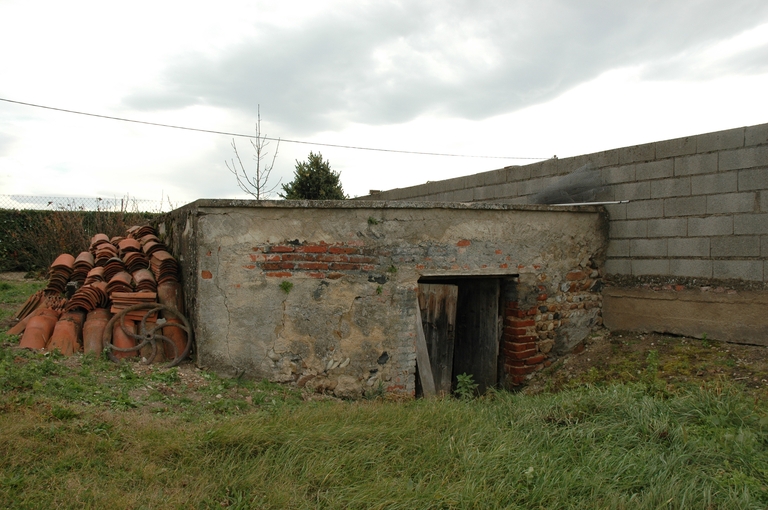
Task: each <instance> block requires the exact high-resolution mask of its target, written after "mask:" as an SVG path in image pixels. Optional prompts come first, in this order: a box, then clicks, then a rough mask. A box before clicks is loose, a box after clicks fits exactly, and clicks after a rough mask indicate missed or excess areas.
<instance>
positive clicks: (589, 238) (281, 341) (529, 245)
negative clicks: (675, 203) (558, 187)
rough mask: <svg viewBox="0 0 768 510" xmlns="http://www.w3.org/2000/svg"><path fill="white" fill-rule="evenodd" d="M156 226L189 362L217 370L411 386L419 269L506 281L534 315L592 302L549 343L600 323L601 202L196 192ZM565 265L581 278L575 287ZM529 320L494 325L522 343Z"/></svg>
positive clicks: (319, 383) (346, 388)
mask: <svg viewBox="0 0 768 510" xmlns="http://www.w3.org/2000/svg"><path fill="white" fill-rule="evenodd" d="M159 231H160V233H161V234H162V235H164V236H165V240H166V242H167V243H168V244H169V245H170V246H171V247H172V249H173V251H174V253H175V254H176V255H177V257H178V259H179V261H180V263H181V265H182V270H183V284H184V288H185V294H186V302H187V307H188V314H189V316H190V319H191V321H192V324H193V327H194V329H195V334H196V342H197V345H196V348H197V352H196V354H197V362H198V364H199V365H201V366H205V367H207V368H211V369H214V370H217V371H219V372H223V373H227V374H230V375H236V374H245V375H246V376H248V377H255V378H266V379H269V380H273V381H280V382H295V383H296V384H298V385H299V386H302V387H309V388H314V389H316V390H318V391H333V392H334V393H335V394H336V395H339V396H342V397H356V396H360V395H361V394H363V393H364V392H368V391H375V390H378V389H379V388H382V389H384V390H386V391H396V392H403V393H408V394H413V392H414V390H415V372H416V347H415V339H416V313H417V304H416V291H417V284H418V281H419V278H421V277H422V276H441V275H445V276H455V275H497V276H499V277H515V278H518V279H519V283H518V285H517V289H518V290H517V292H518V293H519V294H520V295H519V296H516V297H517V300H518V302H519V303H520V304H521V306H522V307H524V306H527V305H526V303H528V302H529V301H530V303H528V304H530V305H531V306H532V307H533V308H534V311H535V313H537V314H538V319H539V322H540V321H541V320H542V315H541V312H539V311H537V310H538V308H541V307H542V306H544V307H546V305H547V304H548V303H547V300H549V301H551V303H552V304H553V306H554V305H555V304H556V303H565V302H566V300H567V299H568V298H567V297H566V295H567V294H569V293H570V294H572V293H573V292H574V290H575V291H576V292H582V291H585V292H587V293H590V292H591V294H592V295H591V296H590V297H588V298H587V299H589V300H595V306H593V307H586V308H585V307H583V305H582V308H581V309H578V306H576V309H575V310H574V311H573V312H569V313H567V314H564V315H572V316H573V317H572V320H568V319H567V318H566V317H563V318H562V320H558V321H556V323H557V326H556V327H555V326H553V327H549V332H550V333H551V334H550V335H549V336H550V337H554V339H560V341H561V342H562V343H563V345H562V346H561V347H562V349H568V348H571V347H572V346H573V344H574V341H576V342H577V341H580V339H583V336H584V335H585V334H586V329H585V327H584V325H585V324H588V323H589V324H591V323H594V322H595V321H599V309H600V307H599V302H597V300H598V299H599V292H596V291H594V292H593V290H594V289H592V287H593V286H594V284H595V282H596V281H598V280H599V277H598V275H597V268H598V267H600V266H601V265H602V258H603V252H604V249H605V246H606V239H607V222H606V218H605V214H604V211H603V210H602V208H597V207H570V208H552V207H548V206H511V205H502V204H434V203H431V204H424V203H407V202H395V203H388V202H366V203H362V202H307V201H297V202H293V201H262V202H255V201H222V200H198V201H197V202H194V203H193V204H190V205H188V206H185V207H183V208H181V209H178V210H176V211H173V212H172V213H170V214H169V215H167V216H166V217H165V218H164V219H163V220H162V221H161V223H160V224H159ZM569 274H570V275H573V274H580V275H582V276H584V279H588V277H587V275H591V276H592V277H594V278H592V279H589V282H590V283H589V287H590V288H587V287H584V288H581V287H578V286H577V287H578V288H574V285H573V282H572V281H571V280H572V278H570V277H569V276H567V275H569ZM597 290H599V288H598V289H597ZM542 296H544V297H543V298H542ZM571 300H572V298H571ZM517 309H519V307H517V306H516V308H515V310H517ZM532 313H533V312H532ZM550 315H551V314H550ZM558 315H560V314H558ZM534 318H535V317H530V321H529V322H530V324H529V323H528V322H525V323H520V324H522V326H520V325H519V324H517V325H516V326H518V327H517V329H515V330H514V331H512V329H510V330H509V332H510V335H507V336H508V337H509V338H510V339H511V340H512V341H514V340H515V335H517V336H519V337H523V336H525V340H524V341H525V342H529V344H526V345H533V344H535V343H536V342H537V341H538V340H539V333H538V332H537V330H536V324H535V321H534ZM547 319H548V315H547V314H546V313H544V314H543V320H544V321H546V320H547ZM518 320H522V319H518ZM526 320H527V319H526ZM553 324H554V323H553ZM544 329H545V330H544V334H543V335H541V337H542V338H541V339H542V340H547V339H548V337H547V333H548V331H547V328H546V327H545V328H544ZM552 330H554V332H553V331H552ZM558 332H559V333H558ZM554 333H558V334H557V335H555V334H554ZM526 335H527V336H526ZM549 340H552V338H549ZM521 345H522V344H521ZM550 349H552V345H549V348H548V351H549V350H550ZM555 350H556V349H555ZM555 350H553V351H552V352H553V353H554V352H555ZM534 351H535V352H533V354H534V355H538V354H539V353H538V351H537V350H536V348H535V347H534ZM546 357H547V356H543V357H542V359H538V358H537V365H536V366H535V367H534V366H533V365H531V367H532V368H536V367H540V366H542V365H541V364H542V362H543V360H544V359H545V358H546ZM514 361H515V362H518V361H519V362H520V363H523V364H524V363H525V361H520V360H514ZM518 372H519V371H518ZM518 372H515V373H518ZM523 372H524V373H528V372H530V369H529V370H526V371H523ZM508 373H512V372H509V371H508Z"/></svg>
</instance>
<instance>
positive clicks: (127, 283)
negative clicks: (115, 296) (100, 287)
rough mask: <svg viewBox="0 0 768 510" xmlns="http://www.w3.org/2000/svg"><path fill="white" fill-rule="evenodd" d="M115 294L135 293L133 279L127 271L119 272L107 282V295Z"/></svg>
mask: <svg viewBox="0 0 768 510" xmlns="http://www.w3.org/2000/svg"><path fill="white" fill-rule="evenodd" d="M113 292H133V277H132V276H131V275H130V273H127V272H125V271H118V272H117V273H115V275H114V276H113V277H112V278H109V279H108V281H107V294H109V295H110V297H111V296H112V293H113Z"/></svg>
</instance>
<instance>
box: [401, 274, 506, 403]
mask: <svg viewBox="0 0 768 510" xmlns="http://www.w3.org/2000/svg"><path fill="white" fill-rule="evenodd" d="M513 288H514V281H513V278H512V277H511V276H510V277H508V276H504V277H499V276H488V277H478V276H466V277H424V278H421V279H420V280H419V291H418V296H419V308H420V311H421V322H422V328H423V331H424V337H425V340H426V347H427V351H428V354H429V362H430V368H431V372H432V377H433V379H434V387H435V392H436V393H437V394H438V395H440V394H443V395H445V394H450V393H452V392H453V391H454V390H455V389H456V383H457V377H456V376H458V375H460V374H470V375H472V378H473V380H474V382H475V383H477V384H478V388H477V390H478V391H479V392H480V393H483V392H485V391H486V390H487V389H488V388H494V387H497V386H499V385H500V384H501V383H502V382H503V368H502V364H501V363H500V357H499V349H500V347H499V346H500V341H501V335H502V332H503V326H504V322H503V311H504V310H505V301H506V300H507V296H508V295H509V294H510V292H511V291H512V290H513ZM416 369H417V373H416V396H417V397H418V396H423V395H424V389H423V387H422V384H421V377H424V375H425V374H423V373H422V372H424V371H423V370H422V371H419V367H418V363H417V367H416Z"/></svg>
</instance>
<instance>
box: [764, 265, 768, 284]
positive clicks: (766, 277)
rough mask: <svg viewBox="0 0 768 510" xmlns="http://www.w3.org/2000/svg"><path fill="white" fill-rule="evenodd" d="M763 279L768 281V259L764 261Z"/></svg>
mask: <svg viewBox="0 0 768 510" xmlns="http://www.w3.org/2000/svg"><path fill="white" fill-rule="evenodd" d="M763 281H764V282H768V260H766V261H765V262H764V263H763Z"/></svg>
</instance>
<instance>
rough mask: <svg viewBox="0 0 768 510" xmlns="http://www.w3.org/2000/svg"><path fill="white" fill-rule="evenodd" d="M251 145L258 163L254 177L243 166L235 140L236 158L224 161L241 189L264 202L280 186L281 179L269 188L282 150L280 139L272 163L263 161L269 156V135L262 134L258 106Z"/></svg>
mask: <svg viewBox="0 0 768 510" xmlns="http://www.w3.org/2000/svg"><path fill="white" fill-rule="evenodd" d="M250 142H251V145H252V146H253V150H254V151H256V154H255V155H254V156H253V159H254V160H255V161H256V172H255V173H254V174H252V175H248V171H247V170H246V169H245V165H243V161H242V160H241V159H240V154H239V153H238V152H237V145H236V144H235V139H234V138H233V139H232V150H234V151H235V157H234V158H233V159H231V160H230V161H224V164H225V165H227V169H229V171H230V172H232V173H233V174H235V178H236V179H237V185H238V186H240V189H241V190H243V191H245V192H246V193H248V194H249V195H251V196H253V197H254V198H255V199H256V200H263V199H266V198H268V197H269V194H270V193H272V192H273V191H274V190H275V188H277V187H278V186H279V185H280V181H281V180H282V179H279V180H278V181H277V183H275V185H274V186H272V187H269V186H270V184H269V174H270V173H272V168H273V167H274V166H275V158H277V150H278V149H279V148H280V139H279V138H278V140H277V146H276V147H275V153H274V155H273V156H272V161H271V162H270V163H269V164H266V163H265V162H263V161H262V160H264V158H266V157H267V155H268V154H269V153H268V152H267V151H266V150H265V149H266V147H267V145H269V142H268V141H267V135H266V134H263V133H262V132H261V106H260V105H259V106H257V109H256V137H255V139H254V138H251V140H250Z"/></svg>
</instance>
